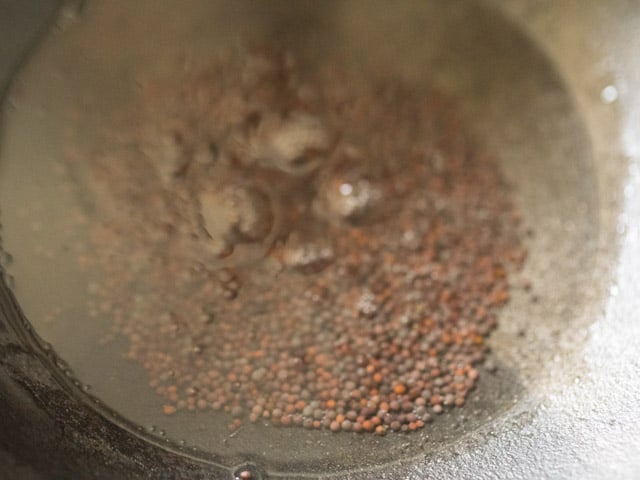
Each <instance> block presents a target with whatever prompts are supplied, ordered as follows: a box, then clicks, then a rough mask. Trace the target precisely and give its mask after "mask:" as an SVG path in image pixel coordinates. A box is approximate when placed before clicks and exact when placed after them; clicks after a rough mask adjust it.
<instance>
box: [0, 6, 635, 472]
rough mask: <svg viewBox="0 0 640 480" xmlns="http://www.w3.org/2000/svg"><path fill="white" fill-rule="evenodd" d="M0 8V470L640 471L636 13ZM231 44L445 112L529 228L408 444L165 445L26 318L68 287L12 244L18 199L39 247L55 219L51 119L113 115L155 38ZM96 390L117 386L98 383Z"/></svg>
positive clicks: (256, 441) (154, 51)
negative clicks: (351, 68)
mask: <svg viewBox="0 0 640 480" xmlns="http://www.w3.org/2000/svg"><path fill="white" fill-rule="evenodd" d="M0 12H1V15H0V76H1V78H2V79H4V80H5V81H6V85H9V79H10V78H13V81H12V82H11V88H9V89H7V90H6V92H7V94H6V96H5V103H4V110H3V129H2V137H1V143H0V208H1V209H2V225H3V229H2V240H3V250H4V251H5V252H9V253H14V262H13V263H12V264H11V265H9V266H7V267H6V271H4V273H5V275H4V278H3V280H2V282H1V283H0V405H2V416H0V425H1V428H2V430H1V431H2V435H1V436H0V448H1V452H0V459H2V462H0V465H1V466H0V472H1V473H2V477H3V478H216V479H217V478H221V479H225V478H233V477H234V474H235V473H234V472H237V471H238V469H244V468H248V469H250V470H252V471H253V472H254V477H255V478H316V477H322V478H363V479H364V478H389V479H396V478H397V479H402V478H416V479H422V478H496V477H499V478H637V477H638V476H640V433H638V429H637V428H636V425H637V423H638V420H639V417H640V382H638V380H637V372H638V367H639V366H640V365H639V362H638V351H639V347H638V342H639V340H640V335H639V333H640V325H639V324H638V322H637V320H636V316H637V313H636V312H637V311H638V306H639V300H638V298H639V297H640V296H639V295H638V293H640V291H639V287H638V285H640V278H639V277H640V273H639V272H640V255H639V252H640V251H639V243H640V166H639V164H638V162H639V156H640V136H639V132H638V125H639V124H640V95H639V93H638V92H640V89H639V87H640V63H639V62H638V60H637V58H636V52H637V51H638V47H639V46H640V45H639V44H640V2H635V1H623V0H608V1H606V2H602V1H598V0H566V1H563V2H554V1H552V0H529V1H526V0H514V1H511V2H498V1H489V0H486V1H471V0H469V1H465V0H453V1H447V2H443V1H438V0H433V1H428V2H413V1H406V2H398V3H394V4H393V7H392V8H390V6H389V5H388V4H386V3H385V4H384V5H383V4H382V3H378V2H345V1H343V2H339V1H332V2H323V3H322V4H319V5H316V3H315V2H306V1H303V2H295V3H291V2H269V3H262V4H253V3H249V2H235V3H233V4H231V3H229V2H204V1H198V0H190V1H188V2H172V1H163V2H155V1H153V2H152V1H144V0H140V1H138V2H124V1H118V0H111V1H104V2H98V1H96V2H86V3H85V2H65V3H62V4H60V3H59V2H55V1H30V2H26V1H17V0H13V1H12V0H9V1H7V0H4V1H2V2H0ZM247 31H251V32H253V33H254V34H255V32H263V33H264V34H274V32H276V33H277V34H279V35H284V36H286V37H287V38H290V41H292V42H296V45H299V46H300V48H308V49H310V51H317V53H318V54H319V55H320V54H321V52H322V51H323V49H324V50H331V49H341V50H342V51H343V53H344V54H345V55H346V56H351V58H352V59H353V61H354V62H358V61H365V62H371V63H375V64H378V65H385V68H388V69H389V70H390V71H392V72H394V73H396V74H397V75H399V76H402V77H406V78H407V79H409V80H412V81H416V80H420V79H428V81H429V82H431V83H433V84H435V85H436V86H437V87H438V88H440V89H441V90H443V91H445V92H447V93H448V94H450V95H452V96H453V97H455V98H456V99H457V102H458V104H459V108H460V110H461V112H462V115H463V116H464V117H465V120H466V121H467V123H468V124H469V125H470V127H471V128H472V130H473V131H474V134H475V135H476V136H477V137H478V138H479V139H480V140H481V141H482V142H483V143H485V144H486V145H487V146H488V147H489V148H490V149H491V150H492V151H494V152H496V154H497V156H498V158H499V161H500V167H501V169H502V172H503V174H504V176H505V178H506V179H507V181H508V182H509V184H510V185H511V186H512V189H513V191H514V195H515V197H516V200H517V202H518V205H519V207H520V208H521V210H522V212H523V215H524V221H525V224H526V225H527V226H528V227H530V228H531V230H532V231H533V232H534V234H533V236H532V237H531V238H529V239H528V240H527V242H528V245H527V246H528V248H529V259H528V261H527V263H526V267H525V269H524V271H523V272H522V278H523V279H528V280H530V281H531V282H532V285H533V292H534V294H535V296H536V299H537V301H535V302H533V301H532V299H531V295H528V294H527V295H525V294H523V293H521V294H517V293H516V294H515V295H514V298H513V300H512V301H511V303H510V304H509V306H508V307H507V308H506V309H505V310H504V311H503V312H501V315H500V326H499V328H498V330H497V331H496V332H495V334H494V335H493V336H492V338H491V347H492V362H494V364H495V365H497V370H496V371H495V372H491V371H488V370H484V371H482V372H481V375H482V376H481V381H480V383H479V386H478V389H477V393H476V394H475V396H474V397H473V398H472V400H471V401H470V402H469V405H467V406H465V407H464V408H462V409H459V411H457V412H451V413H448V414H446V415H444V416H443V417H441V418H439V419H438V420H437V421H436V422H434V424H433V426H431V427H430V428H429V429H428V430H426V431H425V432H422V433H419V434H415V435H388V436H387V437H385V438H382V439H378V438H376V439H370V438H365V437H366V436H355V435H346V434H335V435H333V434H330V433H328V432H314V433H313V434H309V433H299V432H295V429H289V430H282V429H273V430H270V431H269V432H268V434H267V433H264V432H252V431H248V432H245V433H239V434H238V435H236V436H234V437H230V436H229V435H228V433H227V432H225V433H221V432H220V431H219V430H217V429H216V428H215V425H214V424H209V423H207V422H208V420H206V419H203V418H202V417H198V416H196V415H194V416H191V417H182V418H180V419H179V421H176V422H175V423H170V422H168V421H167V422H168V423H166V425H162V427H163V428H162V429H163V430H164V432H163V433H165V435H164V436H161V435H158V432H157V429H155V430H156V431H155V432H150V431H148V430H149V429H148V428H145V427H148V426H149V423H150V422H151V421H155V420H154V418H153V415H152V413H150V412H151V411H152V410H153V408H150V404H149V403H148V401H146V400H145V401H143V400H139V399H143V398H146V396H145V395H144V392H143V382H140V381H138V379H137V378H136V377H135V374H134V373H132V374H131V375H132V376H130V377H127V378H120V377H126V375H124V374H122V375H120V376H119V375H118V372H120V371H122V370H125V368H120V367H122V365H120V367H119V366H118V365H119V364H118V363H117V362H116V363H111V362H110V361H109V360H108V358H107V357H105V358H102V357H101V355H102V353H100V349H94V348H91V347H90V346H89V347H88V346H87V345H90V341H89V337H88V336H87V337H82V328H81V327H80V326H81V325H83V324H84V323H79V320H78V317H75V318H72V317H71V316H70V317H69V319H68V322H67V324H68V325H71V327H68V328H75V329H76V330H78V331H80V333H77V334H74V335H71V336H69V335H64V331H63V333H60V331H59V330H56V328H57V327H55V326H51V325H50V324H47V323H46V322H43V321H42V320H41V318H40V317H41V315H40V314H39V312H41V311H43V310H42V308H44V307H46V306H50V305H51V303H52V302H54V301H56V300H57V297H59V296H63V295H65V292H68V291H73V290H74V289H75V288H77V285H76V284H74V283H73V281H72V280H71V278H67V277H65V275H66V274H65V273H64V272H65V267H64V265H65V262H66V261H67V259H66V258H65V256H64V254H63V253H60V255H57V256H56V258H54V259H53V260H52V262H54V263H50V264H45V263H43V262H42V261H41V260H38V259H37V258H36V257H29V256H27V255H22V256H21V255H19V254H18V253H17V252H19V251H20V245H21V244H27V243H29V242H30V241H32V240H33V238H36V237H38V235H37V234H34V233H33V232H32V231H29V230H28V229H27V228H26V227H25V225H24V224H23V223H21V222H20V221H19V219H18V218H17V216H16V215H15V214H14V213H15V210H16V208H17V206H18V205H22V204H26V203H28V202H32V201H34V199H35V200H39V201H40V203H43V204H44V205H45V206H46V208H50V210H46V212H45V213H46V214H47V217H48V218H50V219H51V226H52V232H54V233H55V228H53V227H55V225H56V221H57V217H56V215H57V213H56V212H58V211H59V210H64V208H63V206H61V202H62V201H61V200H60V201H56V198H55V196H54V195H55V193H54V191H53V190H52V189H51V188H52V187H51V186H50V185H49V183H48V182H47V179H48V178H51V177H50V173H51V165H50V164H51V159H50V158H51V157H52V156H55V155H54V154H53V153H51V152H55V148H56V146H55V145H56V138H57V137H58V136H59V134H60V130H57V129H58V128H63V127H65V126H66V127H68V126H69V125H68V124H65V121H63V120H62V119H61V118H60V117H58V116H56V112H58V111H59V110H60V109H61V108H62V107H63V106H64V102H69V101H70V99H71V100H73V99H76V100H77V99H78V98H80V99H87V98H88V99H91V102H92V103H91V104H90V107H87V108H92V109H95V110H96V111H101V110H105V109H108V108H109V105H112V104H113V103H114V102H116V103H117V99H118V98H119V97H120V95H119V93H118V87H117V86H118V85H120V84H121V83H122V82H121V80H122V78H129V79H130V78H131V77H127V75H132V74H131V71H132V68H131V65H132V64H135V65H136V66H139V65H143V66H141V67H140V68H143V67H144V68H148V69H149V71H154V69H157V68H159V65H160V63H155V62H158V59H159V58H162V52H161V53H158V52H159V49H158V46H157V45H158V44H161V45H162V46H163V48H164V50H163V52H164V51H165V50H166V51H171V49H172V48H173V49H177V48H179V47H182V48H185V46H188V48H189V49H191V50H193V51H196V50H198V49H205V50H206V48H207V46H208V45H210V44H211V42H212V39H215V41H219V42H224V41H230V40H229V39H230V38H233V36H234V35H238V36H241V35H242V34H243V32H247ZM238 32H239V33H238ZM225 35H226V36H225ZM314 49H316V50H314ZM27 53H29V56H28V57H29V59H28V60H26V61H25V58H26V54H27ZM363 59H364V60H363ZM18 66H21V67H22V68H21V69H20V70H21V71H20V73H18V75H17V76H13V77H12V75H13V74H14V72H15V71H16V69H17V67H18ZM113 72H116V73H113ZM123 76H124V77H123ZM98 92H100V95H98V94H97V93H98ZM71 126H72V127H73V125H71ZM76 127H77V126H76ZM50 153H51V154H50ZM54 233H51V234H50V238H49V237H47V240H48V241H49V240H50V241H51V242H52V243H53V244H55V242H56V238H55V234H54ZM3 255H5V254H3ZM5 257H6V255H5ZM55 262H59V264H58V263H55ZM5 264H6V262H5ZM53 266H55V268H54V267H53ZM58 267H59V268H58ZM34 298H35V300H34ZM43 305H44V307H43ZM64 323H65V322H62V324H64ZM85 323H86V322H85ZM67 332H68V330H67ZM86 335H90V333H87V334H86ZM65 337H69V338H65ZM109 358H111V357H109ZM129 370H132V371H133V370H134V369H132V368H131V369H129ZM491 370H493V369H491ZM114 372H115V373H114ZM107 377H108V378H116V380H114V381H115V382H116V384H117V385H116V386H115V387H113V388H111V389H105V390H101V389H100V388H99V385H98V384H99V383H100V381H101V380H102V379H104V378H107ZM118 378H120V380H118ZM89 380H91V381H90V382H89V383H92V384H94V386H95V388H94V389H92V390H91V391H89V392H87V391H86V390H87V389H86V383H87V382H88V381H89ZM94 380H97V381H94ZM118 382H121V383H118ZM83 387H84V388H83ZM145 402H147V403H145ZM181 438H183V439H186V441H185V442H184V443H183V444H182V443H181V442H179V441H178V440H179V439H181Z"/></svg>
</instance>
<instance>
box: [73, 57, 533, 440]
mask: <svg viewBox="0 0 640 480" xmlns="http://www.w3.org/2000/svg"><path fill="white" fill-rule="evenodd" d="M144 91H145V96H144V101H143V102H142V107H141V109H140V110H139V111H138V116H137V117H136V116H133V115H132V116H130V119H129V122H130V125H132V126H131V128H126V129H122V131H119V132H117V135H113V136H112V137H110V139H111V148H110V151H109V152H108V153H104V152H101V153H99V154H93V155H89V157H90V158H91V160H90V161H89V167H88V170H87V175H88V178H89V180H90V184H91V185H93V187H94V188H93V190H92V195H93V206H94V207H95V209H96V211H97V212H99V217H100V220H99V221H98V220H96V223H95V224H94V225H93V230H92V232H93V234H92V243H93V245H94V247H95V254H94V255H93V256H92V257H91V258H90V259H84V262H85V264H86V265H87V268H96V269H98V270H99V271H100V272H102V277H101V278H102V279H101V280H100V281H99V282H96V283H95V284H93V285H91V286H90V293H91V296H90V306H89V307H90V313H91V314H92V315H98V314H101V313H107V314H109V315H111V316H113V319H114V334H123V335H125V336H126V337H127V338H128V339H129V350H128V356H129V357H130V358H131V359H135V360H137V361H139V362H140V363H141V364H142V365H143V366H144V368H145V369H146V370H147V371H148V374H149V384H150V386H151V387H152V388H154V389H155V390H156V392H157V393H158V394H159V395H161V396H163V397H164V398H165V399H166V402H167V403H166V405H165V407H164V412H165V413H166V414H175V413H176V412H177V411H178V410H184V409H186V410H213V411H221V412H226V413H227V414H229V415H230V418H231V425H230V426H231V427H232V428H237V427H239V426H240V425H241V423H242V422H244V421H247V420H248V421H250V422H265V423H269V424H271V425H279V426H299V427H304V428H309V429H312V428H315V429H329V430H331V431H334V432H337V431H353V432H373V433H376V434H379V435H383V434H385V433H386V432H388V431H403V432H404V431H413V430H418V429H420V428H422V427H423V426H424V425H425V423H427V422H429V421H430V420H431V418H432V416H433V414H438V413H440V412H442V411H443V410H444V409H447V408H453V407H460V406H462V405H464V403H465V400H466V398H467V395H468V393H469V391H470V390H471V389H472V388H473V387H474V385H475V383H476V381H477V379H478V370H477V368H476V367H477V365H478V364H479V363H480V362H482V360H483V358H484V356H485V354H486V352H487V347H486V345H485V339H486V337H487V335H488V334H489V333H490V332H491V331H492V329H493V328H494V327H495V325H496V312H497V309H498V307H500V306H501V305H503V304H504V303H506V302H507V301H508V299H509V284H508V280H507V274H508V271H509V269H510V268H511V267H512V266H514V265H515V266H517V265H519V264H521V263H522V261H523V260H524V256H525V251H524V250H523V248H522V246H521V244H520V241H519V237H518V228H517V226H518V215H517V213H516V212H515V210H514V208H513V206H512V203H511V201H510V199H509V196H508V191H507V189H506V187H505V185H504V184H503V183H502V181H501V179H500V176H499V174H498V172H497V168H496V165H495V164H494V161H493V159H492V158H491V157H490V156H489V155H487V154H486V153H485V152H484V151H482V150H481V149H479V148H478V147H477V146H476V145H474V144H473V143H472V142H471V141H470V139H469V137H468V135H467V133H466V132H465V131H464V130H463V128H462V125H461V123H460V120H459V119H458V117H457V116H456V115H455V113H453V108H452V105H451V104H450V102H449V101H447V100H446V99H445V98H444V97H443V96H441V95H438V94H437V93H434V92H433V91H431V90H429V89H427V88H424V87H422V86H411V85H407V84H404V83H402V82H401V81H398V80H394V79H385V78H378V77H376V76H374V75H368V74H364V73H358V72H352V71H349V70H348V69H346V68H341V67H340V65H339V63H337V62H334V63H331V64H327V65H320V66H317V65H316V66H312V67H309V66H305V65H304V64H303V63H302V62H300V61H299V60H296V59H295V58H294V57H293V56H292V55H291V54H290V53H281V52H272V51H266V50H265V51H261V52H255V51H253V52H242V53H235V54H230V53H225V54H223V55H220V56H218V57H216V58H214V59H212V60H211V61H210V62H209V63H208V64H207V65H198V66H195V65H194V66H192V67H191V69H188V70H187V71H186V72H182V73H181V74H180V76H179V78H178V79H168V80H165V81H159V82H156V83H149V84H147V85H145V86H144ZM131 118H133V121H132V120H131ZM140 125H142V127H140ZM134 126H135V128H134ZM69 161H70V162H71V163H73V162H74V161H75V160H74V159H73V158H70V160H69ZM82 161H83V162H87V160H86V158H83V159H82ZM71 166H72V168H79V167H78V166H77V165H76V166H73V165H71Z"/></svg>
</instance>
